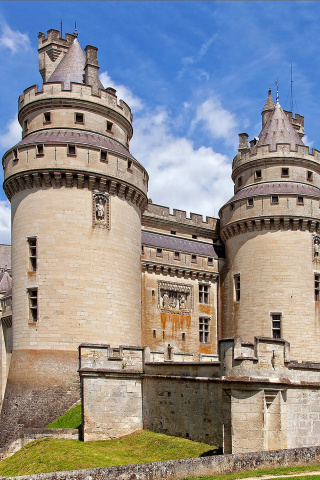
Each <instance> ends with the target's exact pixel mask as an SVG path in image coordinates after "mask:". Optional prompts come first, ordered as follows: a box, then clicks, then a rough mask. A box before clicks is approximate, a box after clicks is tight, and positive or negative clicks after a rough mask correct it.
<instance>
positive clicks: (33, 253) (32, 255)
mask: <svg viewBox="0 0 320 480" xmlns="http://www.w3.org/2000/svg"><path fill="white" fill-rule="evenodd" d="M28 245H29V260H30V261H29V268H30V270H31V271H32V272H35V271H36V270H37V237H30V238H28Z"/></svg>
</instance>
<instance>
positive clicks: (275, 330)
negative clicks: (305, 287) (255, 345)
mask: <svg viewBox="0 0 320 480" xmlns="http://www.w3.org/2000/svg"><path fill="white" fill-rule="evenodd" d="M271 319H272V338H281V313H272V315H271Z"/></svg>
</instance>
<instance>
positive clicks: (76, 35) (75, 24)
mask: <svg viewBox="0 0 320 480" xmlns="http://www.w3.org/2000/svg"><path fill="white" fill-rule="evenodd" d="M73 35H74V36H75V37H76V38H78V35H79V34H78V30H77V22H74V32H73Z"/></svg>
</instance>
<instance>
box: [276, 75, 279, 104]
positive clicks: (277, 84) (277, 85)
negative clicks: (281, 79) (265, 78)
mask: <svg viewBox="0 0 320 480" xmlns="http://www.w3.org/2000/svg"><path fill="white" fill-rule="evenodd" d="M276 87H277V103H279V83H278V80H277V81H276Z"/></svg>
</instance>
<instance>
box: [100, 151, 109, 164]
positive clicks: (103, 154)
mask: <svg viewBox="0 0 320 480" xmlns="http://www.w3.org/2000/svg"><path fill="white" fill-rule="evenodd" d="M107 161H108V155H107V152H106V151H105V150H101V151H100V162H107Z"/></svg>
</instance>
